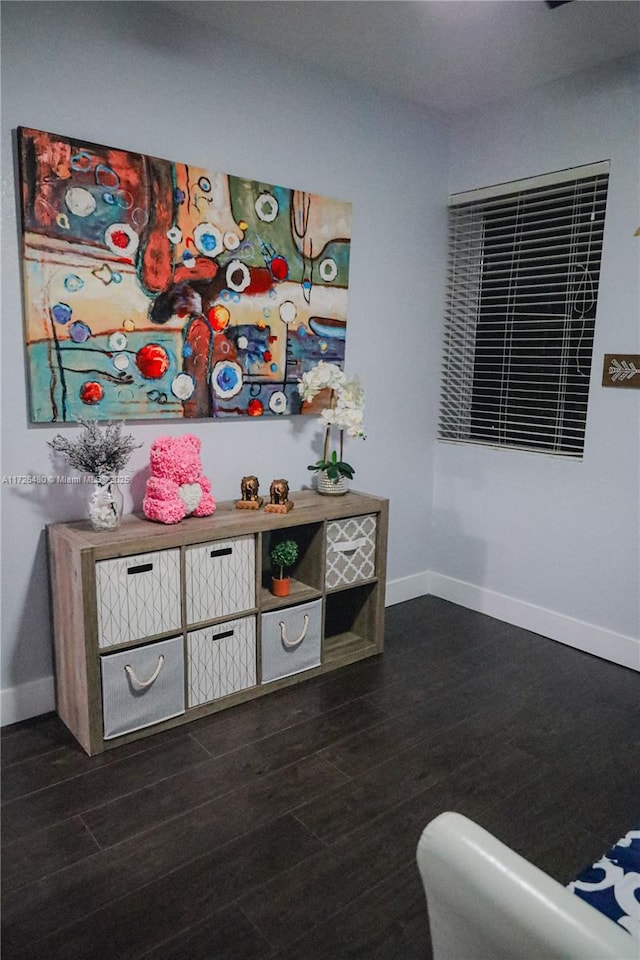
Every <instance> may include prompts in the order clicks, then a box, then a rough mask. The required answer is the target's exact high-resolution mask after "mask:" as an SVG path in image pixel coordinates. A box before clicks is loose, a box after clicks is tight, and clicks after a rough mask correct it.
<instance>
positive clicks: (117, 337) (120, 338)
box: [109, 331, 127, 350]
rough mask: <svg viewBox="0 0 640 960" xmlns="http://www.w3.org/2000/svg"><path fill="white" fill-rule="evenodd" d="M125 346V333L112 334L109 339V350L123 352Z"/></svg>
mask: <svg viewBox="0 0 640 960" xmlns="http://www.w3.org/2000/svg"><path fill="white" fill-rule="evenodd" d="M126 346H127V335H126V334H125V333H120V331H118V332H117V333H112V334H111V336H110V337H109V349H110V350H124V349H125V347H126Z"/></svg>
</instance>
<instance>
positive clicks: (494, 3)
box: [163, 0, 640, 113]
mask: <svg viewBox="0 0 640 960" xmlns="http://www.w3.org/2000/svg"><path fill="white" fill-rule="evenodd" d="M163 2H164V3H165V4H166V5H167V6H171V7H173V8H174V9H176V10H178V11H179V12H180V13H181V14H182V15H184V16H188V17H190V18H194V19H196V20H197V21H200V22H203V23H206V24H207V25H208V26H209V27H210V28H211V29H212V30H221V31H224V32H226V33H228V34H232V35H234V36H237V37H241V38H242V39H243V40H245V41H248V42H249V43H252V44H255V45H256V47H257V48H259V49H260V50H261V51H263V52H264V51H272V52H275V53H276V54H277V55H279V56H281V57H282V58H284V59H285V60H286V61H289V62H297V63H303V64H306V65H307V66H312V67H318V68H321V69H324V70H328V71H330V72H332V73H334V74H340V75H343V76H345V77H348V78H351V79H353V80H356V81H358V82H360V83H364V84H367V85H369V86H370V87H373V88H374V89H376V90H378V91H381V92H383V93H387V94H389V95H392V96H395V97H399V98H400V99H402V100H406V101H409V102H412V103H416V104H420V105H423V106H428V107H431V108H434V109H436V110H440V111H443V112H445V113H455V112H459V111H464V110H468V109H472V108H476V107H478V106H480V105H481V104H483V103H490V102H492V101H496V100H501V99H505V98H509V97H511V96H513V95H515V94H517V93H519V92H521V91H523V90H527V89H531V88H532V87H535V86H537V85H539V84H543V83H547V82H549V81H551V80H556V79H558V78H560V77H563V76H566V75H568V74H571V73H574V72H576V71H578V70H583V69H587V68H589V67H594V66H597V65H600V64H603V63H607V62H608V61H611V60H615V59H618V58H620V57H624V56H626V55H628V54H631V53H633V52H635V51H637V50H639V49H640V2H639V0H572V2H569V3H564V4H562V5H561V6H558V7H556V8H555V9H551V8H550V7H549V6H548V5H547V4H546V3H545V2H544V0H163Z"/></svg>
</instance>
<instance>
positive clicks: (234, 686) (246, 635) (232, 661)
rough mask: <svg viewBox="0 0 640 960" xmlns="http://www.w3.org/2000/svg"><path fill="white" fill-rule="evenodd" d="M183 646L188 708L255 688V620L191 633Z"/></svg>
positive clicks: (219, 625)
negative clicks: (187, 674)
mask: <svg viewBox="0 0 640 960" xmlns="http://www.w3.org/2000/svg"><path fill="white" fill-rule="evenodd" d="M187 643H188V650H189V706H190V707H196V706H198V704H201V703H209V702H210V701H211V700H217V699H218V698H219V697H226V696H227V695H228V694H230V693H235V692H236V691H237V690H245V689H246V688H247V687H253V686H255V683H256V618H255V617H240V618H239V619H238V620H229V621H227V622H225V623H218V624H216V625H215V626H214V627H205V628H204V629H203V630H192V631H191V632H190V633H188V634H187Z"/></svg>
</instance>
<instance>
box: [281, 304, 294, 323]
mask: <svg viewBox="0 0 640 960" xmlns="http://www.w3.org/2000/svg"><path fill="white" fill-rule="evenodd" d="M279 313H280V319H281V320H282V322H283V323H293V321H294V320H295V318H296V317H297V316H298V308H297V307H296V305H295V303H294V302H293V300H284V301H283V302H282V303H281V304H280V310H279Z"/></svg>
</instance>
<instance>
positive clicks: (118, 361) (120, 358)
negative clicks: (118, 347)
mask: <svg viewBox="0 0 640 960" xmlns="http://www.w3.org/2000/svg"><path fill="white" fill-rule="evenodd" d="M129 363H130V361H129V357H128V356H127V354H126V353H118V354H116V356H115V357H114V358H113V365H114V367H115V368H116V370H126V369H127V367H128V366H129Z"/></svg>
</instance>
